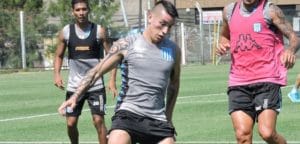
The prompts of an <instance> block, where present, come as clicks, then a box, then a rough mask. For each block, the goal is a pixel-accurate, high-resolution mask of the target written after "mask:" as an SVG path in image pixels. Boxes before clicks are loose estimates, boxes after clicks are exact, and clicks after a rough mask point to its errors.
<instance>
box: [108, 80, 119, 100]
mask: <svg viewBox="0 0 300 144" xmlns="http://www.w3.org/2000/svg"><path fill="white" fill-rule="evenodd" d="M108 90H109V91H110V92H112V94H113V98H114V99H115V97H116V96H117V95H118V90H117V87H116V82H115V80H110V81H109V85H108Z"/></svg>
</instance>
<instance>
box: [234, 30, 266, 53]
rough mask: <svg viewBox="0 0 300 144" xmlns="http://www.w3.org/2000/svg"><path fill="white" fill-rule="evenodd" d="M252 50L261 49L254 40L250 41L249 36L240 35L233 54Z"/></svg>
mask: <svg viewBox="0 0 300 144" xmlns="http://www.w3.org/2000/svg"><path fill="white" fill-rule="evenodd" d="M254 48H256V49H262V47H261V46H260V45H259V44H257V43H256V41H255V40H254V39H252V37H251V35H250V34H240V36H239V40H238V41H237V44H236V47H235V49H234V50H233V52H234V53H238V52H239V51H241V52H243V51H250V50H253V49H254Z"/></svg>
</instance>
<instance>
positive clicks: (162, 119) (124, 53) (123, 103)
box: [58, 1, 181, 144]
mask: <svg viewBox="0 0 300 144" xmlns="http://www.w3.org/2000/svg"><path fill="white" fill-rule="evenodd" d="M176 17H178V14H177V11H176V8H175V7H174V5H173V4H172V3H170V2H168V1H159V2H158V3H156V5H155V6H154V8H153V9H152V10H151V11H149V13H148V20H149V21H148V23H149V25H148V27H147V28H146V30H145V31H144V32H143V34H142V35H135V36H128V37H126V38H123V39H120V40H118V41H117V42H116V43H114V45H113V46H112V48H111V49H110V52H109V53H108V55H107V56H106V57H105V58H104V60H103V61H102V62H100V64H98V65H97V66H96V67H95V68H93V69H92V70H91V71H90V72H89V73H88V74H87V76H86V77H85V78H84V79H83V80H82V81H81V84H80V86H79V87H78V89H77V90H76V92H75V93H74V95H73V97H71V98H70V99H69V100H68V101H66V102H64V103H63V104H62V105H61V106H60V108H59V109H58V111H59V113H60V114H64V111H63V110H64V108H65V107H67V106H70V107H74V106H75V105H76V101H77V99H79V98H80V94H81V93H82V92H85V91H86V90H87V89H88V88H89V86H90V85H92V84H93V83H94V82H95V81H97V79H98V78H100V77H101V76H102V75H103V74H104V73H106V72H107V71H109V70H110V69H112V68H113V67H115V66H116V65H117V64H119V63H121V74H122V88H121V91H120V94H119V96H118V101H117V105H116V112H115V115H114V116H113V118H112V128H111V130H110V133H109V139H108V143H110V144H120V143H143V144H148V143H149V144H154V143H155V144H156V143H162V144H173V143H175V142H174V141H175V140H174V138H173V137H174V133H175V129H174V127H173V125H172V113H173V109H174V106H175V102H176V98H177V95H178V89H179V76H180V59H181V52H180V49H179V48H178V47H177V46H176V44H175V43H173V42H171V41H170V40H169V39H167V38H166V36H167V34H168V33H169V31H170V29H171V27H172V26H173V25H174V23H175V18H176ZM165 94H166V102H165Z"/></svg>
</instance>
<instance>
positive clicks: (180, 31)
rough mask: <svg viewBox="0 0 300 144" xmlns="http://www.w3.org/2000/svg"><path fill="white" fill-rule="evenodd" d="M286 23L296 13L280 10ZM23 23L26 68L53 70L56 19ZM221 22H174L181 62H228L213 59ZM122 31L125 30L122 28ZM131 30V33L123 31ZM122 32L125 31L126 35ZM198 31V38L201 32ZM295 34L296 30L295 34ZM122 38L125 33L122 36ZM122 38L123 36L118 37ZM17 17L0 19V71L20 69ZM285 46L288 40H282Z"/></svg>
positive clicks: (292, 20) (295, 24) (299, 22)
mask: <svg viewBox="0 0 300 144" xmlns="http://www.w3.org/2000/svg"><path fill="white" fill-rule="evenodd" d="M284 13H285V15H286V18H287V19H288V21H289V22H290V23H291V24H293V27H294V28H295V29H296V30H297V28H299V27H300V18H299V14H300V11H296V10H286V11H284ZM25 15H27V17H26V18H25V20H24V28H25V29H24V31H25V32H24V35H25V47H26V65H27V67H28V68H43V69H44V68H46V69H51V68H52V67H53V58H54V51H55V47H56V37H57V33H58V30H60V29H61V27H59V26H58V23H59V20H55V21H54V23H50V24H49V22H47V21H45V22H44V23H42V22H40V24H42V25H41V26H39V25H37V23H35V22H34V21H32V19H35V18H36V17H33V16H34V15H33V14H32V15H33V16H28V15H31V14H28V13H25ZM221 26H222V22H221V21H215V22H213V23H208V24H203V25H202V27H200V25H197V24H195V23H191V22H188V23H187V22H184V20H182V19H181V21H179V22H177V23H176V25H175V26H174V27H173V29H172V32H171V39H172V40H174V41H175V42H176V43H177V44H178V46H179V47H181V48H184V49H185V63H186V64H191V63H197V64H208V63H214V64H221V63H228V62H229V61H230V55H226V56H222V57H221V58H220V57H216V56H215V53H214V51H215V49H216V48H217V46H218V39H219V33H220V28H221ZM124 29H125V28H124ZM126 31H132V30H128V29H127V30H126ZM126 31H125V32H126ZM200 31H202V35H201V32H200ZM296 32H297V33H298V34H299V29H298V31H296ZM125 35H126V34H125ZM122 36H124V34H122ZM20 38H21V37H20V18H19V13H7V15H1V16H0V69H7V68H12V69H19V68H22V55H21V40H20ZM117 38H118V36H115V37H114V39H117ZM285 42H286V43H285V44H288V41H287V40H285Z"/></svg>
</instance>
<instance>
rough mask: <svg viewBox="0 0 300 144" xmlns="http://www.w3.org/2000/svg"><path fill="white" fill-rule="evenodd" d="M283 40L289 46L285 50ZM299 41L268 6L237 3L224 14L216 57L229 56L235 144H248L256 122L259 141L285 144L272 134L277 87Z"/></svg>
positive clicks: (255, 0) (264, 1)
mask: <svg viewBox="0 0 300 144" xmlns="http://www.w3.org/2000/svg"><path fill="white" fill-rule="evenodd" d="M283 35H284V36H286V37H287V38H288V40H289V45H288V47H287V48H286V49H285V48H284V44H283ZM297 45H298V39H297V36H296V34H295V32H293V29H292V26H291V24H290V23H289V22H288V21H287V20H286V19H285V16H284V14H283V12H282V10H281V9H280V8H279V7H278V6H276V5H275V4H273V3H271V2H269V1H268V0H237V1H236V2H234V3H231V4H229V5H227V6H226V7H225V8H224V10H223V26H222V31H221V37H220V45H219V48H218V49H217V54H218V55H223V54H225V53H226V51H227V50H230V53H231V68H230V72H229V87H228V96H229V97H228V99H229V114H230V115H231V119H232V123H233V128H234V130H235V136H236V140H237V142H238V143H239V144H242V143H243V144H249V143H252V133H253V126H254V124H255V122H256V121H257V124H258V132H259V134H260V136H261V138H262V139H263V140H264V141H266V142H267V143H269V144H284V143H286V140H285V139H284V137H283V136H282V135H280V134H279V133H278V132H277V131H276V120H277V115H278V114H279V112H280V109H281V103H282V101H281V100H282V97H281V90H280V87H281V86H284V85H286V75H287V69H289V68H292V67H293V65H294V63H295V58H296V57H295V53H296V51H297Z"/></svg>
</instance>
